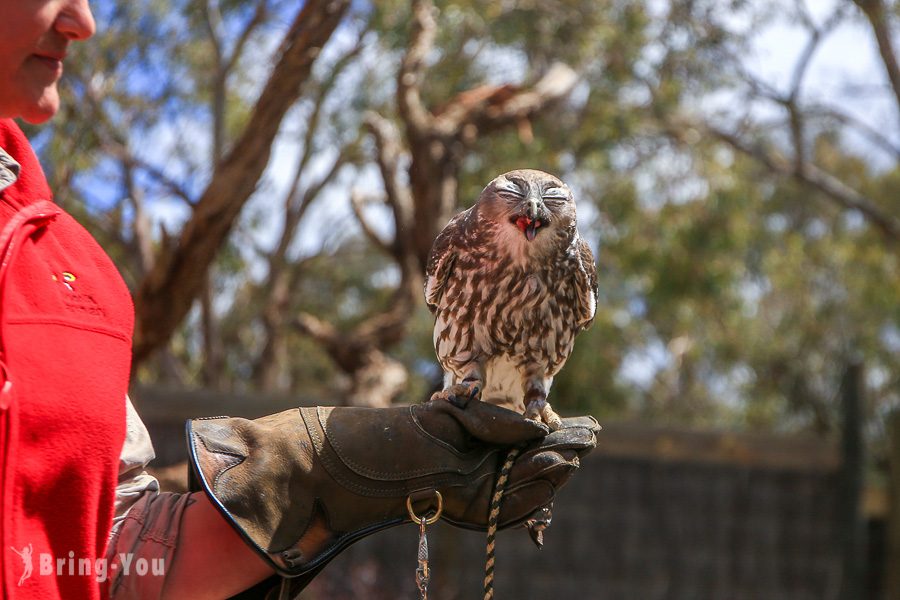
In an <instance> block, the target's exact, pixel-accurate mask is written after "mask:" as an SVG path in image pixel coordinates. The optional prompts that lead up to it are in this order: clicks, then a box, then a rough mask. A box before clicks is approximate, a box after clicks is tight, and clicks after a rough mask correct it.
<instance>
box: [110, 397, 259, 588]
mask: <svg viewBox="0 0 900 600" xmlns="http://www.w3.org/2000/svg"><path fill="white" fill-rule="evenodd" d="M126 402H127V434H126V439H125V444H124V446H123V448H122V454H121V458H120V469H119V471H120V476H119V485H118V487H117V489H116V516H115V519H114V522H113V530H112V534H111V538H110V543H109V546H108V549H107V553H106V557H107V565H108V567H107V574H108V576H109V596H110V597H111V598H160V597H166V598H226V597H228V596H231V595H234V594H237V593H238V592H241V591H243V590H245V589H247V588H248V587H250V586H252V585H253V584H255V583H257V582H259V581H261V580H262V579H264V578H266V577H267V576H269V575H271V574H272V573H273V572H274V571H273V570H272V568H271V567H269V566H268V565H266V563H265V562H263V560H262V559H261V558H260V557H259V556H258V555H257V554H256V553H255V552H254V551H252V550H251V549H250V548H249V547H248V546H247V544H246V543H245V542H244V541H243V540H242V539H241V538H240V537H239V536H238V534H237V533H236V532H235V531H234V529H233V528H232V527H231V526H230V525H229V524H228V523H227V522H226V521H225V520H224V519H223V518H222V516H221V515H220V514H219V513H218V511H217V510H216V509H215V508H214V507H213V506H212V505H211V504H210V502H209V499H208V498H207V497H206V495H205V494H203V493H197V494H175V493H160V492H159V484H158V483H157V481H156V479H155V478H153V477H152V476H150V475H149V474H147V473H146V472H145V471H144V467H145V466H146V465H147V463H149V462H150V461H151V460H152V459H153V458H154V452H153V446H152V444H151V443H150V436H149V434H148V433H147V429H146V427H144V424H143V423H142V422H141V420H140V417H138V415H137V413H136V412H135V410H134V407H133V406H132V405H131V401H130V400H127V399H126ZM141 563H143V564H144V565H147V566H148V570H147V571H146V572H143V574H140V571H139V569H138V565H139V564H141ZM153 567H158V568H157V569H154V568H153Z"/></svg>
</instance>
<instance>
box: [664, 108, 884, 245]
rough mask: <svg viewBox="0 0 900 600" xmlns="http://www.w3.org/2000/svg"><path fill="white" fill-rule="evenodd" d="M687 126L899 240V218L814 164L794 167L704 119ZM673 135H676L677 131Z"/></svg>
mask: <svg viewBox="0 0 900 600" xmlns="http://www.w3.org/2000/svg"><path fill="white" fill-rule="evenodd" d="M689 127H694V128H696V129H700V130H703V131H706V132H707V133H709V134H710V135H712V136H713V137H715V138H716V139H719V140H721V141H723V142H725V143H727V144H728V145H729V146H731V147H732V148H734V149H735V150H738V151H739V152H741V153H743V154H746V155H747V156H750V157H751V158H753V159H755V160H757V161H758V162H760V163H761V164H762V165H764V166H765V167H766V168H767V169H769V170H770V171H772V172H773V173H776V174H779V175H784V176H789V177H793V178H794V179H796V180H798V181H800V182H802V183H804V184H806V185H809V186H810V187H812V188H814V189H816V190H818V191H819V192H821V193H822V194H824V195H825V196H826V197H827V198H830V199H831V200H833V201H834V202H835V203H837V204H838V205H839V206H841V207H842V208H844V209H848V210H856V211H859V212H860V213H861V214H862V215H863V216H864V217H865V218H866V220H867V221H868V222H869V223H870V224H872V225H873V226H874V227H875V228H876V229H878V230H879V231H880V232H881V234H882V235H883V237H884V238H885V239H886V240H887V241H888V242H889V243H890V244H891V245H897V243H898V242H900V220H898V219H897V218H896V217H894V216H893V215H891V214H889V213H887V212H885V211H883V210H882V209H881V208H880V207H879V206H878V205H877V204H876V203H875V202H874V201H873V200H871V199H870V198H868V197H866V196H864V195H863V194H862V193H860V192H859V191H857V190H855V189H853V188H852V187H850V186H848V185H847V184H846V183H844V182H842V181H841V180H840V179H838V178H837V177H835V176H834V175H832V174H830V173H828V172H826V171H824V170H822V169H820V168H819V167H817V166H816V165H814V164H812V163H805V164H804V165H803V168H801V169H797V168H796V166H795V165H793V164H792V163H791V161H789V160H787V159H786V158H785V157H783V156H782V155H781V154H779V153H778V152H777V151H776V150H774V149H769V148H765V147H764V146H762V145H759V144H751V143H748V142H746V141H744V140H742V139H741V138H740V137H738V136H737V135H735V134H733V133H730V132H727V131H725V130H723V129H720V128H718V127H715V126H713V125H710V124H708V123H707V124H697V123H693V124H691V125H688V126H687V127H684V126H682V128H681V131H682V132H683V131H684V130H686V129H687V128H689ZM677 135H678V137H680V134H677Z"/></svg>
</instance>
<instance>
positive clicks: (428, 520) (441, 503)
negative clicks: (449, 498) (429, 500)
mask: <svg viewBox="0 0 900 600" xmlns="http://www.w3.org/2000/svg"><path fill="white" fill-rule="evenodd" d="M434 495H435V496H437V508H436V509H435V511H434V516H431V517H417V516H416V513H415V512H413V507H412V496H407V497H406V510H407V511H408V512H409V518H410V519H412V521H413V523H415V524H416V525H421V524H422V521H425V524H426V525H432V524H434V523H437V520H438V519H440V518H441V512H442V511H443V510H444V498H443V497H441V493H440V492H439V491H437V490H434Z"/></svg>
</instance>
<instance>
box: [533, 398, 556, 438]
mask: <svg viewBox="0 0 900 600" xmlns="http://www.w3.org/2000/svg"><path fill="white" fill-rule="evenodd" d="M525 418H526V419H531V420H532V421H537V422H539V423H544V424H545V425H547V427H549V428H550V431H556V430H557V429H559V428H560V427H562V419H560V418H559V415H558V414H556V411H554V410H553V407H551V406H550V404H549V403H548V402H547V401H546V400H543V399H540V398H537V399H535V400H532V401H531V402H529V403H528V407H527V408H526V409H525Z"/></svg>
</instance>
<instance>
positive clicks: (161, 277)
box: [134, 0, 350, 366]
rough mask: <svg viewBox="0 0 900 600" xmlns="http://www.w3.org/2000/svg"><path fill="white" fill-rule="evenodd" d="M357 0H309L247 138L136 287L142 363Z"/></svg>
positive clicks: (183, 308)
mask: <svg viewBox="0 0 900 600" xmlns="http://www.w3.org/2000/svg"><path fill="white" fill-rule="evenodd" d="M349 4H350V2H349V0H309V1H308V2H307V3H306V4H304V6H303V8H302V9H301V10H300V11H299V12H298V14H297V17H296V18H295V20H294V23H293V24H292V26H291V28H290V31H289V32H288V33H287V35H286V36H285V39H284V40H283V42H282V44H281V47H280V48H279V51H278V54H277V56H278V59H277V62H276V65H275V67H274V69H273V72H272V75H271V76H270V78H269V80H268V82H267V83H266V86H265V88H264V89H263V91H262V94H261V95H260V98H259V100H258V102H257V104H256V107H255V108H254V110H253V113H252V114H251V116H250V118H249V121H248V123H247V126H246V127H245V128H244V131H243V133H242V135H241V136H240V139H239V140H238V142H237V143H236V144H235V147H234V148H233V149H232V150H231V151H230V152H229V154H228V155H227V156H226V157H225V158H224V160H223V161H222V162H221V163H219V164H218V165H217V166H216V169H215V171H214V173H213V177H212V181H210V183H209V185H208V186H207V188H206V190H205V192H204V193H203V194H202V196H201V197H200V199H199V200H198V202H197V204H196V206H195V208H194V212H193V214H192V215H191V218H190V219H189V220H188V222H187V223H186V224H185V226H184V228H183V229H182V231H181V234H180V236H179V240H178V243H177V244H176V245H175V246H174V248H172V250H171V251H169V252H166V253H165V254H164V255H162V256H160V257H159V259H158V260H157V261H156V263H155V265H154V268H153V270H152V271H151V272H150V273H148V275H147V277H146V278H145V279H144V281H143V282H142V285H141V287H140V289H139V290H138V291H137V294H136V295H135V309H136V317H137V319H136V327H135V338H134V365H135V366H136V365H139V364H140V363H141V361H143V360H144V359H146V358H147V357H148V356H149V355H150V353H151V352H153V351H154V350H156V349H157V348H159V347H160V346H162V345H163V344H165V343H166V342H167V341H168V339H169V337H170V336H171V334H172V332H173V331H174V330H175V328H176V327H177V326H178V324H179V323H180V322H181V320H182V319H183V318H184V316H185V315H186V314H187V312H188V310H189V309H190V307H191V305H192V303H193V302H194V300H195V299H196V298H197V295H198V293H199V292H200V290H201V288H202V284H203V279H204V274H205V273H206V272H207V271H208V269H209V266H210V264H211V263H212V261H213V259H214V258H215V256H216V254H217V252H218V251H219V248H220V247H221V246H222V244H223V243H224V241H225V239H226V237H227V236H228V233H229V232H230V231H231V227H232V225H233V223H234V221H235V219H236V218H237V216H238V214H239V213H240V211H241V208H243V206H244V203H245V202H246V201H247V199H248V198H249V197H250V195H251V194H252V193H253V191H254V189H255V187H256V184H257V182H258V181H259V178H260V176H261V175H262V173H263V170H264V169H265V167H266V164H268V161H269V155H270V153H271V149H272V143H273V141H274V138H275V135H276V134H277V132H278V129H279V127H280V125H281V121H282V119H283V118H284V115H285V113H286V112H287V110H288V109H289V108H290V107H291V105H293V103H294V102H295V101H296V100H297V98H298V97H299V95H300V93H301V86H302V84H303V83H304V82H305V81H306V80H307V78H308V77H309V74H310V71H311V69H312V65H313V62H314V61H315V58H316V57H317V56H318V55H319V52H320V50H321V48H322V46H323V45H324V44H325V42H327V41H328V39H329V38H330V37H331V34H332V33H333V32H334V30H335V28H336V27H337V25H338V23H339V22H340V20H341V18H342V16H343V14H344V12H345V11H346V10H347V8H348V6H349Z"/></svg>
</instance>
